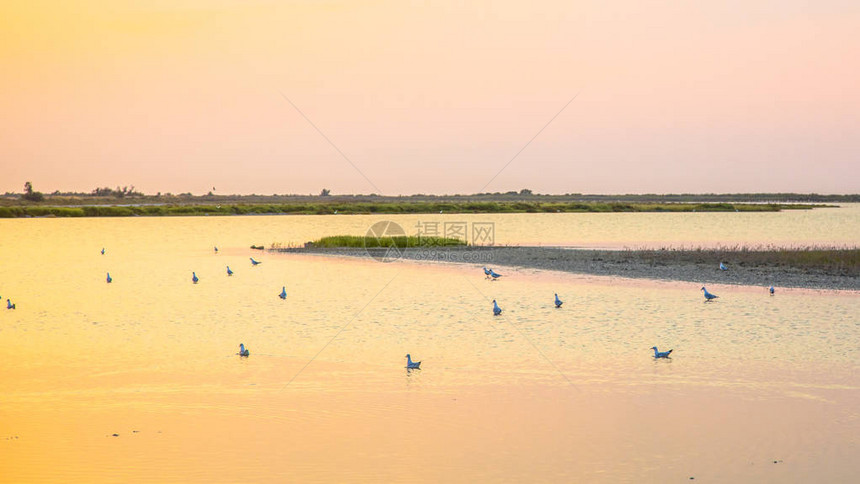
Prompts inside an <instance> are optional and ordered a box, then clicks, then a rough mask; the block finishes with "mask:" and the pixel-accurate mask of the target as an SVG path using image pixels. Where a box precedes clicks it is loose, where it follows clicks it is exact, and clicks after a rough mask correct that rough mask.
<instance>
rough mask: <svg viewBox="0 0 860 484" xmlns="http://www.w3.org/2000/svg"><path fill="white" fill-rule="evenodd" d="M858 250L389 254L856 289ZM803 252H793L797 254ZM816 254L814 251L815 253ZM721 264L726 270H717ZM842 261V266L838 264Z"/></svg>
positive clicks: (331, 252)
mask: <svg viewBox="0 0 860 484" xmlns="http://www.w3.org/2000/svg"><path fill="white" fill-rule="evenodd" d="M269 250H271V251H274V252H281V253H295V254H317V255H324V256H346V257H361V258H371V257H375V258H378V259H381V258H382V257H385V255H386V251H385V250H384V249H371V250H370V251H366V250H364V249H340V248H338V249H321V248H278V249H269ZM858 253H860V249H850V250H847V251H845V257H846V258H848V259H849V263H848V264H847V265H845V264H843V263H840V262H834V263H832V264H829V265H827V264H821V263H818V262H817V261H811V262H809V263H808V264H807V265H808V267H801V266H803V265H804V261H802V260H801V261H799V263H798V264H797V265H796V266H792V265H786V264H785V263H784V262H781V261H780V254H779V253H778V252H774V253H770V254H769V253H766V252H759V253H756V252H748V251H739V252H727V251H717V250H714V251H708V250H683V251H682V250H668V251H661V250H593V249H563V248H551V247H466V248H444V247H438V248H434V247H429V248H422V249H406V250H404V251H402V252H399V253H389V255H391V256H392V258H394V257H397V256H399V257H401V258H402V259H405V260H413V261H426V262H448V263H459V264H473V265H476V266H510V267H522V268H529V269H541V270H552V271H562V272H571V273H576V274H588V275H596V276H617V277H628V278H636V279H640V278H642V279H657V280H670V281H685V282H693V283H696V284H735V285H745V286H762V287H769V286H775V287H778V288H779V287H792V288H806V289H834V290H851V291H857V290H860V277H858V275H857V271H858V264H857V262H856V259H857V257H858ZM807 254H811V252H807V253H806V254H803V253H801V254H796V256H797V257H798V258H800V257H805V256H806V255H807ZM816 255H818V254H816ZM720 262H725V263H726V265H727V266H728V268H729V269H728V270H726V271H722V270H720V269H719V263H720ZM840 264H841V265H840Z"/></svg>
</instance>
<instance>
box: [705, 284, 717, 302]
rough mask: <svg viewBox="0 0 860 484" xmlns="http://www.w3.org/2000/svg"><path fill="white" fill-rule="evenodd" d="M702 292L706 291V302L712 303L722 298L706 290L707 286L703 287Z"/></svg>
mask: <svg viewBox="0 0 860 484" xmlns="http://www.w3.org/2000/svg"><path fill="white" fill-rule="evenodd" d="M702 290H703V291H705V302H708V301H712V300H714V299H716V298H718V297H720V296H717V295H716V294H711V293H709V292H708V290H707V289H705V286H702Z"/></svg>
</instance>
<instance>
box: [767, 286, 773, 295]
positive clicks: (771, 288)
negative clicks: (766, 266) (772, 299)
mask: <svg viewBox="0 0 860 484" xmlns="http://www.w3.org/2000/svg"><path fill="white" fill-rule="evenodd" d="M768 291H770V295H771V296H773V286H770V289H768Z"/></svg>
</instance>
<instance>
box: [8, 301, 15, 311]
mask: <svg viewBox="0 0 860 484" xmlns="http://www.w3.org/2000/svg"><path fill="white" fill-rule="evenodd" d="M6 309H15V305H14V304H12V301H10V300H8V299H7V300H6Z"/></svg>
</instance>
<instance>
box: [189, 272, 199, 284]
mask: <svg viewBox="0 0 860 484" xmlns="http://www.w3.org/2000/svg"><path fill="white" fill-rule="evenodd" d="M199 280H200V279H198V278H197V273H196V272H192V273H191V282H193V283H194V284H197V281H199Z"/></svg>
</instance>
